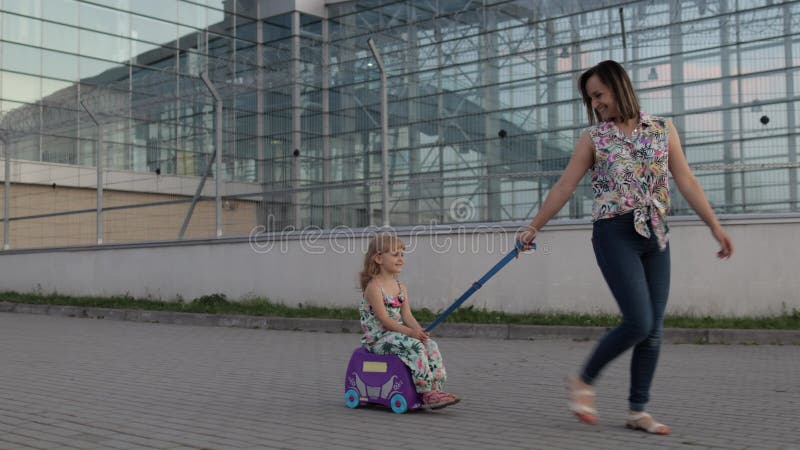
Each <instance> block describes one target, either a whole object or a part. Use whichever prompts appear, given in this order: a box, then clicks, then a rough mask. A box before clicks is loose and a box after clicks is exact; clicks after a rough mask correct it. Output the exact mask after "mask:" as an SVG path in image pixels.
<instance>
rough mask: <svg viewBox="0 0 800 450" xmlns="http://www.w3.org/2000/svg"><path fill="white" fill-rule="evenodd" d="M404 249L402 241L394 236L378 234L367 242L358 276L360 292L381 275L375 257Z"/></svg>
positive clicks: (404, 245)
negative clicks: (365, 252) (367, 245)
mask: <svg viewBox="0 0 800 450" xmlns="http://www.w3.org/2000/svg"><path fill="white" fill-rule="evenodd" d="M405 249H406V244H404V243H403V240H402V239H400V238H399V237H397V236H396V235H394V234H391V233H380V234H377V235H375V237H373V238H372V240H371V241H370V242H369V248H367V254H366V255H364V270H362V271H361V272H360V273H359V274H358V275H359V283H360V285H361V290H362V291H363V290H364V289H366V288H367V285H368V284H369V281H370V280H372V278H373V277H375V276H377V275H378V274H379V273H381V266H379V265H378V263H376V262H375V256H377V255H380V254H381V253H389V252H393V251H396V250H405Z"/></svg>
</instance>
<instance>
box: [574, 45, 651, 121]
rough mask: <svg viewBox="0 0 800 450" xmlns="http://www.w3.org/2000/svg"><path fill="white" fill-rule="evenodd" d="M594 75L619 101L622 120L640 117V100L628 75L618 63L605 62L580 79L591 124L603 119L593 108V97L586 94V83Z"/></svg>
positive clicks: (588, 71) (579, 82)
mask: <svg viewBox="0 0 800 450" xmlns="http://www.w3.org/2000/svg"><path fill="white" fill-rule="evenodd" d="M592 75H597V78H599V79H600V82H601V83H603V84H604V85H606V86H607V87H608V88H609V89H611V92H613V93H614V97H615V98H616V99H617V108H618V109H619V112H620V114H621V115H622V120H627V119H633V118H636V117H639V111H640V110H641V108H640V107H639V98H638V97H636V91H634V90H633V83H631V79H630V78H629V77H628V73H627V72H625V68H623V67H622V66H621V65H620V64H619V63H618V62H616V61H611V60H608V61H603V62H601V63H599V64H597V65H596V66H594V67H592V68H591V69H588V70H587V71H586V72H583V73H582V74H581V77H580V78H579V79H578V85H579V86H580V90H581V96H582V97H583V104H584V105H586V114H587V115H588V116H589V124H590V125H594V124H596V123H600V122H602V121H603V119H602V118H601V117H600V114H598V112H597V111H595V110H594V108H592V97H591V96H590V95H589V93H588V92H586V82H587V81H589V78H591V77H592Z"/></svg>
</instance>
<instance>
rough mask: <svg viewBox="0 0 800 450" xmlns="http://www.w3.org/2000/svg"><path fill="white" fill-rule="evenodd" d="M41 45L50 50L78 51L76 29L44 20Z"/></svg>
mask: <svg viewBox="0 0 800 450" xmlns="http://www.w3.org/2000/svg"><path fill="white" fill-rule="evenodd" d="M42 27H43V28H44V30H43V33H42V38H43V42H42V46H43V47H44V48H48V49H52V50H60V51H62V52H68V53H78V29H77V28H74V27H70V26H65V25H60V24H56V23H50V22H44V23H43V24H42Z"/></svg>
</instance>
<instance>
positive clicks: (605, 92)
mask: <svg viewBox="0 0 800 450" xmlns="http://www.w3.org/2000/svg"><path fill="white" fill-rule="evenodd" d="M585 88H586V93H587V94H589V98H591V99H592V109H594V110H595V111H597V113H598V114H599V115H600V118H601V119H603V120H612V119H617V118H619V117H620V113H619V107H618V106H617V98H616V97H615V96H614V92H612V91H611V89H609V87H608V86H606V85H605V84H603V82H602V81H600V78H599V77H598V76H597V75H592V76H590V77H589V79H588V80H586V87H585Z"/></svg>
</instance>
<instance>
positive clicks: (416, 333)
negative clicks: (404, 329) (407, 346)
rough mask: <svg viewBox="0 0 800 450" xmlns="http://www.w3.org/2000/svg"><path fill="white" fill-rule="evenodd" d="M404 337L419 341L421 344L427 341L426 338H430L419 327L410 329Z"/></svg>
mask: <svg viewBox="0 0 800 450" xmlns="http://www.w3.org/2000/svg"><path fill="white" fill-rule="evenodd" d="M406 336H408V337H410V338H414V339H419V340H420V341H422V342H425V341H427V340H428V338H429V337H430V335H429V334H428V332H426V331H425V330H424V329H422V328H421V327H420V328H410V329H409V332H408V333H407V334H406Z"/></svg>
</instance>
